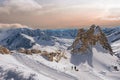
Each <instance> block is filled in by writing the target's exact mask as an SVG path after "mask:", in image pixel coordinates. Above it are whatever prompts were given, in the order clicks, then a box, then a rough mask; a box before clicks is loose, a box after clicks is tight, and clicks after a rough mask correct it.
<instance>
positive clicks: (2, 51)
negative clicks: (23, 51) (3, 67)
mask: <svg viewBox="0 0 120 80" xmlns="http://www.w3.org/2000/svg"><path fill="white" fill-rule="evenodd" d="M0 53H1V54H10V51H9V50H8V49H7V48H5V47H3V46H0Z"/></svg>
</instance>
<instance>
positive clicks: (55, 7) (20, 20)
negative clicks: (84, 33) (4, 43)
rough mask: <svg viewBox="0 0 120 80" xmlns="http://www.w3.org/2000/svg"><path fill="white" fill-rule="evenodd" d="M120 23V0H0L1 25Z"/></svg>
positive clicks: (64, 26)
mask: <svg viewBox="0 0 120 80" xmlns="http://www.w3.org/2000/svg"><path fill="white" fill-rule="evenodd" d="M92 24H97V25H100V26H105V27H113V26H120V0H0V28H5V27H6V28H9V27H25V26H30V27H32V28H45V29H46V28H47V29H48V28H49V29H50V28H78V27H86V26H90V25H92Z"/></svg>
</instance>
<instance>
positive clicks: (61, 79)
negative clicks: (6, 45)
mask: <svg viewBox="0 0 120 80" xmlns="http://www.w3.org/2000/svg"><path fill="white" fill-rule="evenodd" d="M12 55H13V56H14V57H15V58H16V59H17V60H18V61H19V62H21V63H22V64H23V65H25V66H27V67H29V68H31V69H33V70H34V71H36V72H38V73H40V74H43V75H45V76H48V77H50V78H52V79H54V80H78V79H77V78H76V77H74V76H72V75H69V74H66V73H64V72H60V71H57V70H55V69H52V68H50V67H48V66H46V65H44V64H42V63H40V62H38V61H33V60H32V59H30V58H28V57H27V56H25V55H23V54H18V53H15V54H12Z"/></svg>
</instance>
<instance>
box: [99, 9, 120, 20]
mask: <svg viewBox="0 0 120 80" xmlns="http://www.w3.org/2000/svg"><path fill="white" fill-rule="evenodd" d="M99 18H100V19H101V20H108V21H119V20H120V8H110V9H107V10H106V11H105V12H104V13H103V15H101V16H100V17H99Z"/></svg>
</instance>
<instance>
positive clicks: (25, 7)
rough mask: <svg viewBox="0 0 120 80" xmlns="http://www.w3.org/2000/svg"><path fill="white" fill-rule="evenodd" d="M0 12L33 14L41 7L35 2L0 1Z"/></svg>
mask: <svg viewBox="0 0 120 80" xmlns="http://www.w3.org/2000/svg"><path fill="white" fill-rule="evenodd" d="M0 3H1V5H0V12H7V13H10V12H18V11H23V12H29V11H30V12H33V11H39V10H40V9H41V8H42V6H41V5H40V4H39V3H37V2H36V1H35V0H4V1H2V2H1V1H0Z"/></svg>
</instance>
